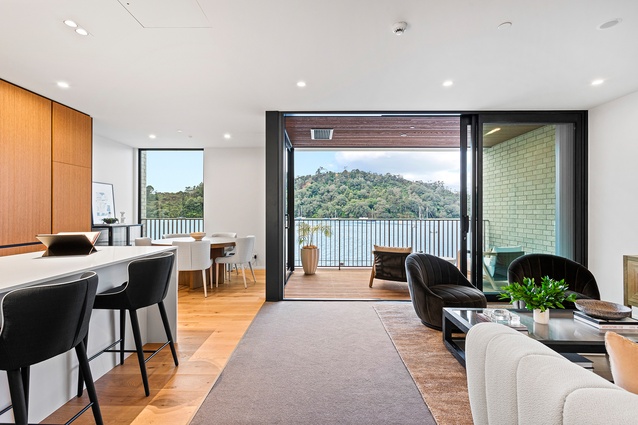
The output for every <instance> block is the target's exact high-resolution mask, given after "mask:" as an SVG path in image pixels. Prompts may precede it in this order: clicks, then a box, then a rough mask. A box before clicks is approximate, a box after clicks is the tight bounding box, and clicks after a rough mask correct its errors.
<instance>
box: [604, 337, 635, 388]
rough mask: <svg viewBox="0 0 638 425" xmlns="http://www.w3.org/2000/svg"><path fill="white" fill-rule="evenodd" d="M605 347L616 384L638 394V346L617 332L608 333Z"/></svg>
mask: <svg viewBox="0 0 638 425" xmlns="http://www.w3.org/2000/svg"><path fill="white" fill-rule="evenodd" d="M605 347H606V348H607V353H609V365H610V366H611V375H612V376H613V378H614V383H615V384H616V385H618V386H619V387H621V388H624V389H625V390H627V391H630V392H632V393H634V394H638V344H636V343H635V342H633V341H632V340H630V339H628V338H625V337H624V336H622V335H618V334H617V333H615V332H607V333H606V334H605Z"/></svg>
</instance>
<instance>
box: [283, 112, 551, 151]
mask: <svg viewBox="0 0 638 425" xmlns="http://www.w3.org/2000/svg"><path fill="white" fill-rule="evenodd" d="M459 121H460V119H459V117H458V116H383V115H381V116H360V115H352V116H290V117H286V132H287V134H288V138H289V139H290V141H291V143H292V145H293V147H295V148H314V149H317V148H322V149H351V148H368V149H408V148H413V149H417V148H448V149H458V148H459V140H460V131H459ZM541 126H542V124H486V125H485V128H484V134H483V146H484V147H490V146H494V145H497V144H499V143H502V142H504V141H506V140H510V139H513V138H514V137H517V136H519V135H521V134H524V133H527V132H529V131H532V130H535V129H536V128H538V127H541ZM497 129H498V130H497ZM313 130H332V132H323V133H326V134H330V137H315V138H313Z"/></svg>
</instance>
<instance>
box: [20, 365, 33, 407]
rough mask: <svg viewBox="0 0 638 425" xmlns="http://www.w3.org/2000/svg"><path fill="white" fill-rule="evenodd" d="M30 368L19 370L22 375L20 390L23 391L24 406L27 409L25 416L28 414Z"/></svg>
mask: <svg viewBox="0 0 638 425" xmlns="http://www.w3.org/2000/svg"><path fill="white" fill-rule="evenodd" d="M30 371H31V366H27V367H23V368H21V369H20V374H21V375H22V388H23V389H24V406H25V407H26V409H27V415H28V414H29V382H30V379H31V373H30Z"/></svg>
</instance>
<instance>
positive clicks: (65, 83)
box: [58, 81, 69, 89]
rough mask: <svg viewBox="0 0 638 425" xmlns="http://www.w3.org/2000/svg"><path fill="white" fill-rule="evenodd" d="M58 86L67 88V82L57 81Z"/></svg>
mask: <svg viewBox="0 0 638 425" xmlns="http://www.w3.org/2000/svg"><path fill="white" fill-rule="evenodd" d="M58 87H60V88H61V89H68V88H69V83H67V82H66V81H58Z"/></svg>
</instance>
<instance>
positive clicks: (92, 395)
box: [75, 342, 104, 425]
mask: <svg viewBox="0 0 638 425" xmlns="http://www.w3.org/2000/svg"><path fill="white" fill-rule="evenodd" d="M75 353H76V354H77V356H78V363H79V365H80V370H81V371H82V376H83V377H84V383H85V384H86V392H87V393H88V394H89V400H91V403H93V404H92V405H91V409H92V410H93V417H94V418H95V423H96V424H97V425H103V424H104V422H103V420H102V412H100V404H99V403H98V401H97V393H96V392H95V384H94V383H93V375H92V374H91V368H90V367H89V360H88V359H87V357H86V348H85V345H84V342H80V343H79V344H78V345H76V346H75Z"/></svg>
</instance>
